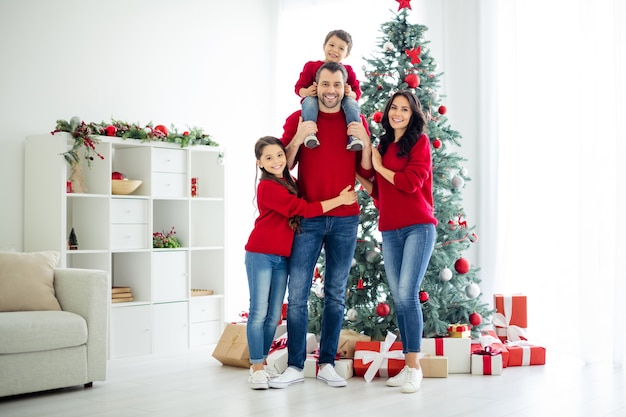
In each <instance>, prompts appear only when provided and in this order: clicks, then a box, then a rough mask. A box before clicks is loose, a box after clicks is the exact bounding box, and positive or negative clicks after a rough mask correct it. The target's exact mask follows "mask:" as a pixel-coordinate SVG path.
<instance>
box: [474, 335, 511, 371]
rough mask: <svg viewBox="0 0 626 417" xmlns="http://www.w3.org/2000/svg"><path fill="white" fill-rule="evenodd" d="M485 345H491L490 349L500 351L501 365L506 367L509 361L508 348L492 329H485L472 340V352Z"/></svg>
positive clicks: (481, 348)
mask: <svg viewBox="0 0 626 417" xmlns="http://www.w3.org/2000/svg"><path fill="white" fill-rule="evenodd" d="M487 346H491V348H492V349H494V350H495V349H497V350H499V351H500V352H501V355H502V367H503V368H506V367H507V366H508V363H509V350H508V349H507V347H506V345H505V344H503V343H502V342H501V341H500V339H498V337H497V336H496V332H494V331H493V330H487V331H486V332H483V333H482V334H481V335H480V337H479V338H478V339H473V340H472V354H473V353H476V352H479V351H481V350H483V349H484V348H486V347H487Z"/></svg>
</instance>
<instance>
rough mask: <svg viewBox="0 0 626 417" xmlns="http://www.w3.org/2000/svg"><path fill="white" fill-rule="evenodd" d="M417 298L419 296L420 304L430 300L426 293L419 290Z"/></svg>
mask: <svg viewBox="0 0 626 417" xmlns="http://www.w3.org/2000/svg"><path fill="white" fill-rule="evenodd" d="M419 296H420V303H425V302H426V301H428V299H429V298H430V296H429V295H428V293H427V292H426V291H421V290H420V292H419Z"/></svg>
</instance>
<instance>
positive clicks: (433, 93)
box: [429, 90, 439, 102]
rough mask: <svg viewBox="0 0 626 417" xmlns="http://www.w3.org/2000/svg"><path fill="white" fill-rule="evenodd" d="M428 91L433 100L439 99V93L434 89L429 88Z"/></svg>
mask: <svg viewBox="0 0 626 417" xmlns="http://www.w3.org/2000/svg"><path fill="white" fill-rule="evenodd" d="M429 93H430V96H431V97H432V99H433V101H434V102H438V101H439V94H438V93H437V92H436V91H435V90H430V91H429Z"/></svg>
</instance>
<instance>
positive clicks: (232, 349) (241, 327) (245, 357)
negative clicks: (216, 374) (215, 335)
mask: <svg viewBox="0 0 626 417" xmlns="http://www.w3.org/2000/svg"><path fill="white" fill-rule="evenodd" d="M213 357H214V358H215V359H217V360H218V361H220V362H222V364H223V365H230V366H239V367H241V368H249V367H250V352H249V351H248V337H247V336H246V324H245V323H228V324H227V325H226V328H225V329H224V332H223V333H222V335H221V336H220V340H219V341H218V342H217V345H216V346H215V349H214V350H213Z"/></svg>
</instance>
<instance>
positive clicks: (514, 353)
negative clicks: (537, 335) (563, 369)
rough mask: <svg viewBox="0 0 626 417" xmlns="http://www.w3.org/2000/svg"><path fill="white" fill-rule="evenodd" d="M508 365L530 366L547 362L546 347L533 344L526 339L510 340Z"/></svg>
mask: <svg viewBox="0 0 626 417" xmlns="http://www.w3.org/2000/svg"><path fill="white" fill-rule="evenodd" d="M506 347H507V349H508V350H509V363H508V366H529V365H545V364H546V348H544V347H542V346H536V345H533V344H531V343H529V342H527V341H525V340H519V341H517V342H508V343H507V344H506Z"/></svg>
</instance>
